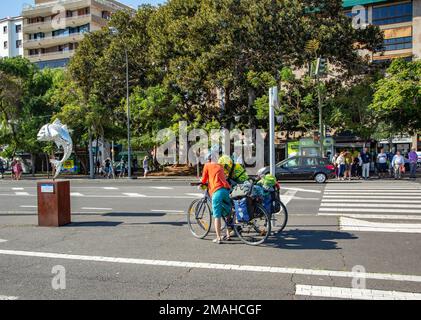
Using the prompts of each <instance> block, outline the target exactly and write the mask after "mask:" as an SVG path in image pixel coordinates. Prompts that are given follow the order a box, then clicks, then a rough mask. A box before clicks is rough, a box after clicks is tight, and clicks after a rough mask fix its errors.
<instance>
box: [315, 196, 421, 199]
mask: <svg viewBox="0 0 421 320" xmlns="http://www.w3.org/2000/svg"><path fill="white" fill-rule="evenodd" d="M391 198H393V199H408V200H411V199H412V200H416V199H421V197H411V196H406V197H405V196H404V197H396V196H394V197H387V196H358V197H357V196H346V195H341V196H330V195H325V196H323V199H379V200H380V199H391Z"/></svg>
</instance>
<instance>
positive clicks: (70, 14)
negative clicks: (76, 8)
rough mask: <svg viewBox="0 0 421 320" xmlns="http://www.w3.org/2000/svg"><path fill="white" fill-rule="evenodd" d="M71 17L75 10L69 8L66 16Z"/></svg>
mask: <svg viewBox="0 0 421 320" xmlns="http://www.w3.org/2000/svg"><path fill="white" fill-rule="evenodd" d="M71 17H73V11H71V10H67V11H66V18H71Z"/></svg>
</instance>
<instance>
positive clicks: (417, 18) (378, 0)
mask: <svg viewBox="0 0 421 320" xmlns="http://www.w3.org/2000/svg"><path fill="white" fill-rule="evenodd" d="M356 6H363V7H364V15H365V20H366V22H367V23H369V24H374V25H377V26H379V27H380V29H381V30H383V32H384V38H385V39H384V52H383V53H378V52H377V53H376V52H375V53H372V59H373V61H374V62H381V61H385V60H390V59H393V58H397V57H403V58H406V57H407V58H408V59H411V57H412V56H413V57H414V58H415V59H419V58H421V0H400V1H390V0H389V1H385V0H345V1H344V8H345V13H346V14H347V15H348V16H350V17H353V16H355V15H357V14H359V13H360V11H358V10H355V9H356ZM353 8H354V12H353V10H352V9H353Z"/></svg>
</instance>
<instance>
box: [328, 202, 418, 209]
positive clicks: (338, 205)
mask: <svg viewBox="0 0 421 320" xmlns="http://www.w3.org/2000/svg"><path fill="white" fill-rule="evenodd" d="M360 202H363V203H325V202H322V203H321V206H322V207H335V208H343V207H357V208H360V207H361V208H398V209H399V208H408V209H409V208H413V209H419V208H421V205H419V204H388V203H364V200H362V201H360Z"/></svg>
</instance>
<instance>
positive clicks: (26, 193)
mask: <svg viewBox="0 0 421 320" xmlns="http://www.w3.org/2000/svg"><path fill="white" fill-rule="evenodd" d="M15 194H16V195H17V196H29V193H28V192H15Z"/></svg>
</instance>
